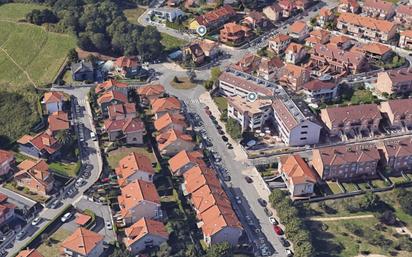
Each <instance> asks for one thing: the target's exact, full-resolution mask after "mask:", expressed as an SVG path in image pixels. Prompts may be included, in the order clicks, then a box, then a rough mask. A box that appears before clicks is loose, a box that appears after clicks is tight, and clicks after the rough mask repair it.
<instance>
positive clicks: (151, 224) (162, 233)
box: [124, 218, 169, 246]
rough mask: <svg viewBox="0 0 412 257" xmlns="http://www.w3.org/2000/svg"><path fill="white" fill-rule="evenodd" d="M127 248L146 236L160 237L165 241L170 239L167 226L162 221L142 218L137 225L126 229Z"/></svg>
mask: <svg viewBox="0 0 412 257" xmlns="http://www.w3.org/2000/svg"><path fill="white" fill-rule="evenodd" d="M124 232H125V234H126V240H125V243H126V245H127V246H130V245H131V244H133V243H134V242H137V241H139V240H140V239H141V238H143V237H144V236H146V235H152V236H159V237H162V238H164V239H166V240H167V239H168V238H169V234H168V233H167V231H166V228H165V226H164V225H163V223H162V222H160V221H155V220H151V219H146V218H141V219H140V220H138V221H137V222H136V223H134V224H133V225H131V226H130V227H128V228H126V229H125V231H124Z"/></svg>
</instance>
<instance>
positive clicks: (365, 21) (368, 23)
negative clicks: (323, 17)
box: [338, 13, 396, 32]
mask: <svg viewBox="0 0 412 257" xmlns="http://www.w3.org/2000/svg"><path fill="white" fill-rule="evenodd" d="M338 21H341V22H345V23H349V24H354V25H357V26H360V27H366V28H369V29H373V30H378V31H382V32H389V31H391V30H392V29H393V28H395V27H396V24H395V23H393V22H390V21H386V20H378V19H374V18H370V17H364V16H360V15H357V14H354V13H341V14H340V16H339V18H338Z"/></svg>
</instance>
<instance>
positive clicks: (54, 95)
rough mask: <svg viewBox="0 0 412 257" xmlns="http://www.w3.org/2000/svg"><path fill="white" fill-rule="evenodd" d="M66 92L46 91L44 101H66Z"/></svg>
mask: <svg viewBox="0 0 412 257" xmlns="http://www.w3.org/2000/svg"><path fill="white" fill-rule="evenodd" d="M64 99H65V97H64V94H63V93H61V92H58V91H51V92H47V93H44V97H43V102H45V103H57V102H61V101H64Z"/></svg>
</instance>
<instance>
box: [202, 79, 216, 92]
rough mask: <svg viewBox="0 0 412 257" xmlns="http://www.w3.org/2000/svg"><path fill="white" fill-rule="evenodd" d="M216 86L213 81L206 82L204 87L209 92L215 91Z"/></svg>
mask: <svg viewBox="0 0 412 257" xmlns="http://www.w3.org/2000/svg"><path fill="white" fill-rule="evenodd" d="M214 84H215V83H214V82H213V80H206V81H205V82H204V83H203V86H204V87H205V88H206V90H207V91H210V90H212V89H213V85H214Z"/></svg>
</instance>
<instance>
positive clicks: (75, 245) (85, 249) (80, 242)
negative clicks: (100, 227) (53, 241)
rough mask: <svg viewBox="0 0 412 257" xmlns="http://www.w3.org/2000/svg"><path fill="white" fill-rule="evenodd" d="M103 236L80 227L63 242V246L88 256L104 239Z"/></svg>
mask: <svg viewBox="0 0 412 257" xmlns="http://www.w3.org/2000/svg"><path fill="white" fill-rule="evenodd" d="M103 238H104V237H103V236H102V235H99V234H97V233H95V232H93V231H90V230H88V229H85V228H83V227H80V228H78V229H76V230H75V231H74V232H73V234H71V235H70V236H69V237H68V238H66V239H65V240H64V241H63V242H62V243H61V247H62V248H65V249H68V250H70V251H73V252H75V253H78V254H81V255H83V256H86V255H88V254H89V253H91V252H92V251H93V249H94V248H95V247H96V246H97V245H98V244H99V243H100V242H101V241H103Z"/></svg>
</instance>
